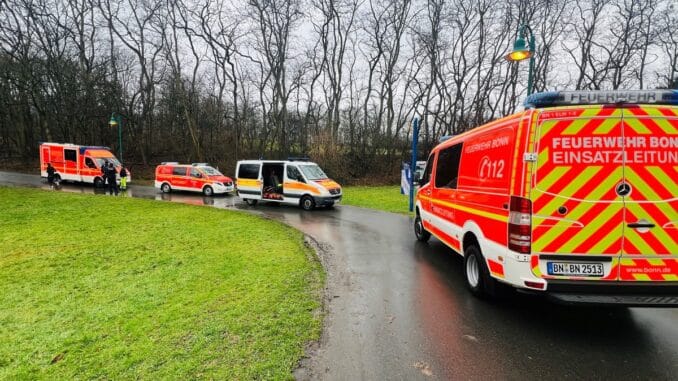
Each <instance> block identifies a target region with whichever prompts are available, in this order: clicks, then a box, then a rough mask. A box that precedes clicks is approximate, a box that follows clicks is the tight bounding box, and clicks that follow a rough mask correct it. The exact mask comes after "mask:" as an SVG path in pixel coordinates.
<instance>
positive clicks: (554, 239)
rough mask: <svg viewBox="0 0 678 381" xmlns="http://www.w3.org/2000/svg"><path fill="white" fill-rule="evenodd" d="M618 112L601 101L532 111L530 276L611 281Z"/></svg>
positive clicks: (618, 224) (620, 219)
mask: <svg viewBox="0 0 678 381" xmlns="http://www.w3.org/2000/svg"><path fill="white" fill-rule="evenodd" d="M621 117H622V113H621V110H619V109H616V108H606V107H601V106H577V107H559V108H549V109H543V110H541V111H540V112H539V114H538V119H537V126H536V131H535V136H534V149H535V152H536V153H537V157H536V165H533V168H534V169H533V171H532V189H531V194H530V199H531V200H532V213H533V216H532V253H533V255H538V256H539V261H538V262H535V261H533V269H532V270H533V272H534V274H535V275H537V276H541V277H543V278H550V279H577V280H589V281H612V280H617V278H618V262H619V257H620V255H621V251H622V241H623V234H624V204H623V196H621V195H619V194H618V191H619V190H620V189H619V188H620V184H622V183H623V180H624V171H623V161H622V158H623V149H622V146H621V145H620V143H621V142H620V140H619V139H618V138H620V137H622V136H623V130H622V119H621ZM622 190H623V189H622Z"/></svg>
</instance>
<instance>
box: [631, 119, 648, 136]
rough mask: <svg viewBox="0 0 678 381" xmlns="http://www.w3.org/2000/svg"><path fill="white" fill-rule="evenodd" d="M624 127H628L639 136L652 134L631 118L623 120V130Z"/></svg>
mask: <svg viewBox="0 0 678 381" xmlns="http://www.w3.org/2000/svg"><path fill="white" fill-rule="evenodd" d="M626 127H630V128H631V129H632V130H633V131H635V132H636V133H637V134H640V135H648V134H651V133H652V131H651V130H650V129H649V128H648V127H647V126H646V125H645V124H644V123H642V122H641V121H640V120H638V119H637V118H633V117H631V118H629V117H626V118H624V128H626Z"/></svg>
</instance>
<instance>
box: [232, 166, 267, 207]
mask: <svg viewBox="0 0 678 381" xmlns="http://www.w3.org/2000/svg"><path fill="white" fill-rule="evenodd" d="M261 176H262V174H261V162H258V161H241V162H238V167H237V168H236V186H237V188H238V196H240V198H242V199H244V200H245V201H246V202H247V203H248V204H250V203H251V204H254V203H256V201H257V200H261V194H262V190H263V187H264V182H263V180H262V177H261ZM250 200H251V201H250Z"/></svg>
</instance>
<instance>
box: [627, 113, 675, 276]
mask: <svg viewBox="0 0 678 381" xmlns="http://www.w3.org/2000/svg"><path fill="white" fill-rule="evenodd" d="M623 128H624V131H623V132H624V138H625V145H624V157H625V164H624V183H623V184H624V185H623V186H624V187H625V189H624V192H626V194H625V196H624V206H625V212H624V215H623V216H624V217H623V218H624V221H623V222H624V240H623V243H622V255H621V261H620V266H619V279H620V280H622V281H646V282H661V281H674V282H675V281H678V107H676V106H655V105H652V106H650V105H641V106H636V107H629V108H625V109H623Z"/></svg>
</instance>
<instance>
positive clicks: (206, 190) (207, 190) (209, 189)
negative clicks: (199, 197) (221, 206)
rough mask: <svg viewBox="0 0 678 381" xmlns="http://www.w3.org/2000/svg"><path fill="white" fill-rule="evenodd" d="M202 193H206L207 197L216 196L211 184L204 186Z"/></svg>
mask: <svg viewBox="0 0 678 381" xmlns="http://www.w3.org/2000/svg"><path fill="white" fill-rule="evenodd" d="M202 194H204V195H205V196H207V197H209V196H214V189H212V187H211V186H209V185H207V186H205V187H204V188H202Z"/></svg>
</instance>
